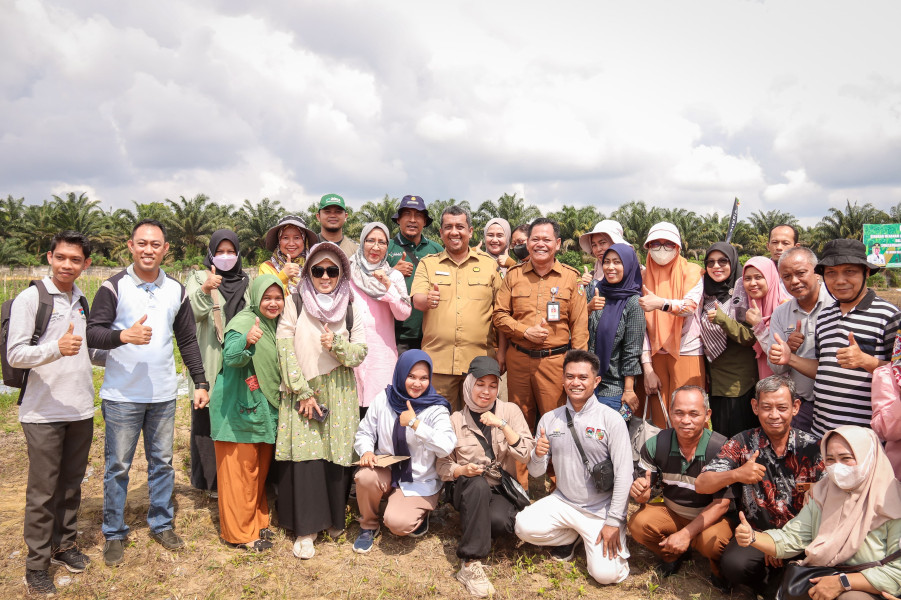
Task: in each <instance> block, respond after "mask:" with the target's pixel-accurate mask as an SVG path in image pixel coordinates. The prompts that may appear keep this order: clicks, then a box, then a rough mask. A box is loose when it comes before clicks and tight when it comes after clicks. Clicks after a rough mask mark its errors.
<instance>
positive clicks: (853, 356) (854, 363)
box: [835, 331, 879, 373]
mask: <svg viewBox="0 0 901 600" xmlns="http://www.w3.org/2000/svg"><path fill="white" fill-rule="evenodd" d="M873 358H874V357H872V356H870V355H869V354H867V353H866V352H864V351H863V350H861V349H860V346H858V345H857V340H855V339H854V334H853V333H852V332H850V331H849V332H848V347H847V348H839V349H838V350H837V351H836V352H835V360H836V361H837V362H838V366H840V367H841V368H843V369H867V370H868V371H870V372H871V373H872V372H873V369H875V368H876V366H879V365H878V363H879V361H876V365H875V366H873V368H868V365H869V364H870V363H871V362H872V361H873Z"/></svg>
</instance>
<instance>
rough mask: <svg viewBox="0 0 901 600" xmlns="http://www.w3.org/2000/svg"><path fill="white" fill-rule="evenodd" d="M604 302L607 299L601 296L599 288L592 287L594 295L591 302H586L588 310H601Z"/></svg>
mask: <svg viewBox="0 0 901 600" xmlns="http://www.w3.org/2000/svg"><path fill="white" fill-rule="evenodd" d="M606 302H607V299H606V298H604V297H603V296H601V290H600V289H599V288H594V297H593V298H592V299H591V302H589V303H588V311H589V312H594V311H596V310H601V309H603V308H604V304H605V303H606Z"/></svg>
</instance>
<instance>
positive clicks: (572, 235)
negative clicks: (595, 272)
mask: <svg viewBox="0 0 901 600" xmlns="http://www.w3.org/2000/svg"><path fill="white" fill-rule="evenodd" d="M547 217H548V218H549V219H553V220H555V221H556V222H557V224H558V225H559V226H560V239H561V240H563V243H562V250H563V251H564V252H566V251H568V250H571V249H572V248H573V246H576V247H577V246H578V241H579V236H581V235H582V234H583V233H588V232H589V231H591V229H592V228H593V227H594V224H595V223H597V222H598V221H601V220H603V219H604V216H603V215H602V214H600V213H598V211H597V209H596V208H595V207H593V206H583V207H580V208H576V207H575V206H567V205H566V204H564V205H563V208H561V209H560V210H558V211H556V212H551V213H548V215H547Z"/></svg>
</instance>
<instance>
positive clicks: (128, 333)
mask: <svg viewBox="0 0 901 600" xmlns="http://www.w3.org/2000/svg"><path fill="white" fill-rule="evenodd" d="M145 321H147V315H144V316H143V317H141V318H140V319H138V320H137V321H135V324H134V325H132V326H131V327H129V328H128V329H123V330H122V333H121V334H120V335H119V340H120V341H122V342H125V343H126V344H134V345H136V346H145V345H147V344H149V343H150V336H151V335H153V328H151V327H148V326H147V325H144V322H145Z"/></svg>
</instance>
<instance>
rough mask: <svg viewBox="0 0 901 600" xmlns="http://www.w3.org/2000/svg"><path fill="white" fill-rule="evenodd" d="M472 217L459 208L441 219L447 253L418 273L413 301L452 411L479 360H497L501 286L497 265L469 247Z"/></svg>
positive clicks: (425, 262)
mask: <svg viewBox="0 0 901 600" xmlns="http://www.w3.org/2000/svg"><path fill="white" fill-rule="evenodd" d="M471 238H472V216H471V215H470V213H469V211H468V210H466V209H465V208H462V207H460V206H450V207H448V208H446V209H445V210H444V212H443V213H442V214H441V241H442V242H443V243H444V250H443V251H442V252H438V253H437V254H430V255H429V256H426V257H425V258H423V259H422V260H421V261H419V266H418V267H416V274H415V275H414V276H413V286H412V287H411V289H410V296H411V297H412V298H413V308H415V309H417V310H421V311H422V313H423V318H422V349H423V350H424V351H425V352H427V353H428V355H429V356H431V357H432V363H433V364H434V369H435V372H434V373H433V374H432V385H433V386H435V389H436V390H437V391H438V393H439V394H441V395H442V396H444V397H445V398H447V401H448V402H450V404H451V406H452V407H453V409H454V410H460V408H461V407H462V406H463V400H462V398H463V397H462V385H463V380H464V379H465V378H466V371H467V369H469V363H471V362H472V359H473V358H475V357H476V356H486V355H493V353H494V351H495V342H494V339H495V335H494V332H493V329H492V327H491V315H492V311H493V309H494V294H495V292H497V289H498V287H499V286H500V283H501V278H500V275H498V272H497V262H496V261H495V260H494V259H493V258H492V257H491V255H489V254H488V253H487V252H483V251H481V250H477V249H475V248H470V247H469V240H470V239H471Z"/></svg>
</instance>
